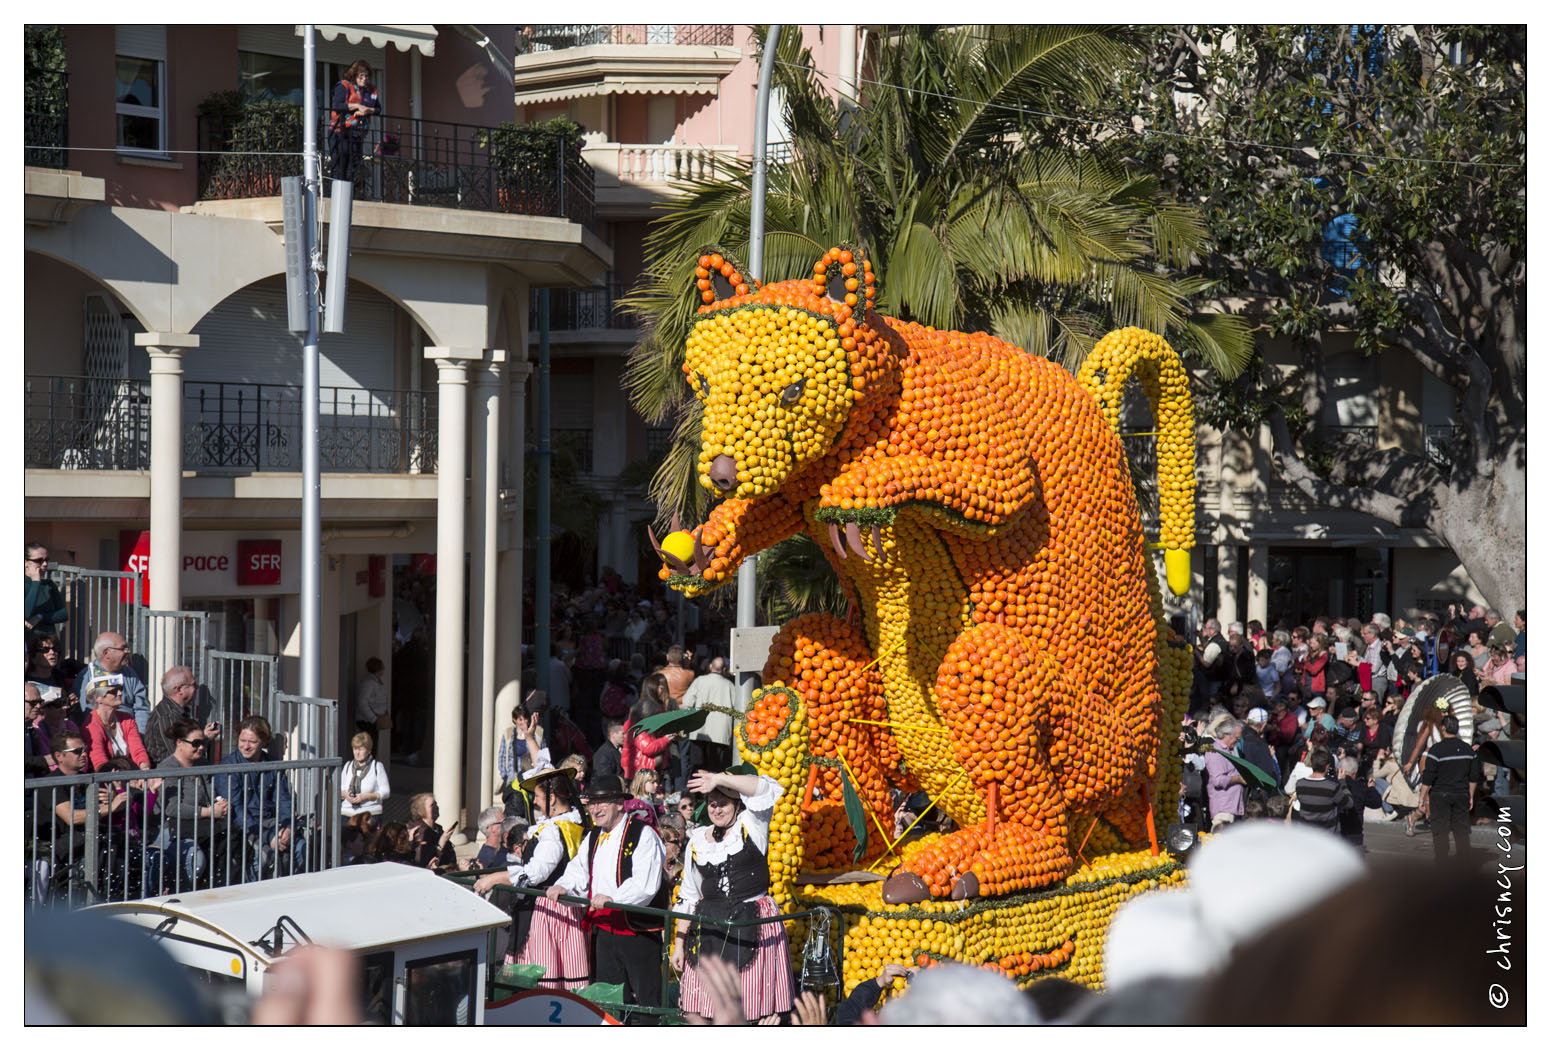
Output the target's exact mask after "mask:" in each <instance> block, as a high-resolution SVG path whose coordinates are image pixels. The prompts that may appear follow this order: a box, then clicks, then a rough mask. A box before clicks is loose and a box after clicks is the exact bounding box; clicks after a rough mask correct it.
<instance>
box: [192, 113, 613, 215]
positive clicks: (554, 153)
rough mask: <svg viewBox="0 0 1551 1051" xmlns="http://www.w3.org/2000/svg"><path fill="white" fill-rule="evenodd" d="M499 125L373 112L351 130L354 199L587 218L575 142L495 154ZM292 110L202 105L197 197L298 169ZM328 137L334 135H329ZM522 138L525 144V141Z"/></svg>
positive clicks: (323, 149) (276, 185) (268, 189)
mask: <svg viewBox="0 0 1551 1051" xmlns="http://www.w3.org/2000/svg"><path fill="white" fill-rule="evenodd" d="M328 124H329V115H328V113H327V112H324V113H323V114H321V115H320V117H319V127H318V142H319V144H320V153H321V154H322V157H321V163H322V165H323V173H324V175H325V177H327V176H328V174H329V172H330V170H331V168H332V164H333V157H332V153H331V146H330V145H329V135H328ZM503 130H504V129H501V128H491V127H487V126H485V125H479V124H458V123H454V122H452V121H437V120H416V119H415V118H413V117H395V116H385V117H381V118H373V119H372V120H371V121H370V123H369V126H368V127H367V128H366V130H365V131H364V132H363V134H362V138H361V153H362V158H361V163H360V164H359V165H358V166H357V167H356V170H355V173H354V186H355V197H356V200H366V201H380V202H383V203H385V204H410V205H422V206H425V207H432V208H455V209H460V210H466V211H484V212H507V213H511V214H517V215H547V216H554V217H557V218H564V219H569V220H571V221H572V222H575V223H580V224H582V225H583V226H588V227H591V226H592V225H593V219H594V204H593V201H594V193H593V174H592V168H591V166H590V165H588V164H587V162H586V161H584V160H582V158H581V155H580V150H579V148H576V147H575V146H574V144H572V143H570V142H568V141H567V140H566V139H565V138H564V137H563V136H560V135H555V136H551V137H550V138H552V139H553V143H552V147H549V146H546V147H543V148H541V149H540V150H539V151H538V152H537V153H535V152H534V151H533V150H531V149H529V150H528V151H527V152H526V153H525V154H524V155H523V158H522V159H521V160H518V159H514V158H510V156H509V155H507V156H506V157H503V153H504V150H503V142H504V141H505V140H504V139H503V136H502V131H503ZM300 141H301V110H299V109H298V108H296V107H291V106H278V105H264V106H254V107H249V108H248V109H245V110H243V111H242V112H241V113H240V114H236V115H231V114H227V115H219V116H212V115H202V116H200V118H199V142H200V149H201V150H204V151H209V152H206V153H202V154H201V155H200V159H199V177H198V196H199V199H200V200H202V201H211V200H231V199H239V198H245V197H272V196H276V195H278V194H279V193H280V180H281V179H282V178H284V177H285V176H288V175H299V174H301V158H300V157H299V156H296V155H295V154H296V149H297V144H298V143H299V142H300ZM335 145H336V146H337V145H338V141H337V140H336V142H335ZM530 145H531V144H530Z"/></svg>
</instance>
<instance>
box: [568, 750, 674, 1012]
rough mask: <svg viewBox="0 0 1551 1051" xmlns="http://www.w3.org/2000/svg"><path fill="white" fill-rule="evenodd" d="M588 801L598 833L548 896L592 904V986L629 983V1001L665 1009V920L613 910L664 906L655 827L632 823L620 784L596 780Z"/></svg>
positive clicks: (589, 835) (587, 841)
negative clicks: (663, 965)
mask: <svg viewBox="0 0 1551 1051" xmlns="http://www.w3.org/2000/svg"><path fill="white" fill-rule="evenodd" d="M586 796H587V813H588V815H589V816H590V817H591V818H592V823H593V824H594V825H595V826H596V827H595V828H594V829H593V830H592V831H591V832H588V833H587V836H586V838H584V839H583V840H582V843H581V846H580V847H578V848H577V851H576V856H575V857H573V858H572V859H571V861H570V864H568V865H567V866H566V869H565V871H564V872H563V873H561V875H560V878H559V879H558V880H556V881H555V883H554V884H553V885H552V886H551V887H550V888H549V890H548V891H546V892H545V893H546V895H547V896H548V898H549V900H550V901H556V900H558V899H559V897H560V895H561V894H572V895H575V896H577V897H582V898H587V899H588V902H589V914H588V920H589V922H590V923H591V924H592V928H593V935H592V959H593V970H592V978H593V981H595V982H604V983H606V984H608V985H623V986H624V991H625V993H624V997H625V1001H624V1002H625V1003H636V1004H642V1005H645V1006H649V1007H658V1006H661V1004H662V975H661V970H660V965H661V961H662V921H661V920H659V919H657V918H656V917H648V916H642V915H640V914H631V913H627V912H622V911H621V910H619V909H615V908H611V907H610V906H611V905H614V904H616V903H617V904H620V905H655V906H658V907H662V906H664V905H665V904H666V893H665V892H666V891H667V889H668V888H667V887H666V886H665V884H664V881H663V871H662V863H663V858H664V856H665V854H664V851H663V846H662V840H661V839H660V838H658V836H657V832H656V830H655V829H653V828H651V827H650V826H649V825H646V824H645V823H643V822H641V821H639V820H634V819H626V817H625V808H624V804H625V802H626V801H627V800H628V799H629V798H630V797H629V796H627V795H626V794H625V793H624V791H623V790H622V789H621V788H620V784H619V780H618V779H617V778H615V779H612V783H610V780H609V779H604V778H594V779H593V780H591V781H589V782H588V784H587V792H586Z"/></svg>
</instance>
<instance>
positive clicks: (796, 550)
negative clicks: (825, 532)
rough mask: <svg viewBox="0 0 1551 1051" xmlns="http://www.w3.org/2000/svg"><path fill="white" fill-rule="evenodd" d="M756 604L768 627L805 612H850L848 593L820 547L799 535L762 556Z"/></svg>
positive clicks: (766, 551)
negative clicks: (847, 607)
mask: <svg viewBox="0 0 1551 1051" xmlns="http://www.w3.org/2000/svg"><path fill="white" fill-rule="evenodd" d="M758 580H759V591H758V594H757V596H756V601H757V602H758V603H759V606H760V611H761V613H762V614H763V616H764V622H765V623H767V624H784V623H786V622H787V621H789V620H791V619H792V618H794V617H796V616H798V615H799V614H802V613H814V612H823V613H833V614H835V615H836V616H839V615H841V614H843V613H844V612H845V610H846V605H847V600H846V596H845V592H844V591H842V590H841V588H840V581H839V580H838V579H837V578H836V576H835V572H834V570H833V569H832V568H830V565H829V562H828V560H827V559H825V557H824V552H823V550H822V549H820V547H819V545H818V544H816V543H814V541H813V540H812V538H810V537H809V536H808V535H807V534H805V533H798V534H797V535H796V536H793V537H791V538H789V539H787V540H783V541H781V542H780V543H778V544H775V545H773V546H772V547H770V548H768V549H767V550H765V551H763V552H761V553H760V556H759V574H758Z"/></svg>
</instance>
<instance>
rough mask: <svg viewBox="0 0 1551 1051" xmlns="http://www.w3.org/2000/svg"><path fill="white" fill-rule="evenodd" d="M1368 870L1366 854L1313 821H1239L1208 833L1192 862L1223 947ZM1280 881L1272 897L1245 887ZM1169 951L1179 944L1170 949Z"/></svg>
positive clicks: (1193, 889)
mask: <svg viewBox="0 0 1551 1051" xmlns="http://www.w3.org/2000/svg"><path fill="white" fill-rule="evenodd" d="M1365 871H1366V870H1365V869H1364V867H1363V860H1362V854H1361V853H1359V852H1358V851H1357V850H1356V849H1355V848H1354V847H1352V845H1351V844H1349V843H1347V842H1346V841H1345V840H1343V839H1341V838H1340V837H1339V836H1332V835H1331V834H1330V833H1329V832H1326V831H1324V830H1322V829H1317V828H1314V827H1312V826H1309V825H1284V824H1276V823H1272V822H1265V821H1256V822H1244V823H1235V824H1233V825H1230V826H1229V827H1228V829H1227V830H1226V831H1224V832H1223V833H1222V834H1220V835H1216V836H1213V837H1212V838H1211V839H1209V840H1208V841H1207V842H1206V843H1205V844H1204V845H1203V846H1202V847H1201V849H1200V850H1199V851H1197V852H1196V856H1195V859H1194V860H1193V861H1192V863H1191V865H1190V893H1191V894H1192V895H1193V896H1195V900H1196V902H1197V906H1198V908H1199V909H1201V910H1202V911H1203V912H1205V910H1207V909H1210V915H1211V923H1209V924H1206V925H1204V926H1203V930H1204V931H1205V932H1206V934H1207V940H1208V941H1215V942H1217V943H1218V945H1219V946H1220V948H1221V951H1222V952H1223V953H1224V954H1227V953H1230V952H1232V951H1233V949H1234V948H1236V947H1237V946H1240V945H1243V944H1245V943H1246V942H1248V941H1250V940H1252V939H1254V938H1255V937H1257V936H1259V935H1260V934H1263V933H1264V932H1266V931H1268V930H1270V929H1271V928H1272V927H1275V926H1276V925H1277V924H1279V923H1281V922H1283V921H1284V920H1288V919H1291V918H1292V917H1293V916H1296V915H1297V914H1298V913H1300V912H1302V911H1303V910H1304V909H1306V908H1308V907H1309V906H1311V905H1313V904H1314V903H1316V902H1318V901H1320V900H1321V899H1322V898H1324V897H1325V896H1326V895H1328V894H1331V893H1333V892H1335V891H1337V890H1339V889H1340V888H1341V887H1343V886H1344V885H1346V884H1347V883H1350V882H1353V881H1355V880H1359V879H1361V878H1362V877H1363V874H1364V872H1365ZM1273 886H1274V887H1277V888H1279V889H1278V891H1277V893H1276V894H1274V895H1271V896H1269V897H1267V896H1263V895H1258V894H1246V893H1245V892H1244V888H1246V887H1273ZM1165 951H1172V950H1171V949H1170V950H1165Z"/></svg>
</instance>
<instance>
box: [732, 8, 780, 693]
mask: <svg viewBox="0 0 1551 1051" xmlns="http://www.w3.org/2000/svg"><path fill="white" fill-rule="evenodd" d="M780 38H781V27H780V26H778V25H773V26H771V27H770V29H769V31H768V32H766V33H765V51H764V54H763V55H762V56H761V57H760V61H759V90H758V91H757V92H756V93H755V95H754V98H755V109H754V187H753V194H752V196H751V198H750V200H749V275H750V276H751V277H753V278H754V280H755V281H763V280H764V277H765V146H766V142H765V140H766V139H767V138H768V135H767V131H768V126H769V121H770V77H771V74H772V73H774V72H775V53H776V42H777V41H778V40H779V39H780ZM755 562H756V557H755V556H754V555H749V556H748V557H747V558H745V559H744V560H743V565H741V566H739V567H738V627H739V628H752V627H753V626H754V620H755V616H754V593H755V592H754V588H755V581H756V579H757V576H756V573H757V570H756V569H755ZM738 692H739V693H740V694H741V695H742V697H743V707H744V708H745V709H746V708H747V707H748V705H749V703H750V702H752V701H753V699H754V676H753V673H751V672H739V673H738Z"/></svg>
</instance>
